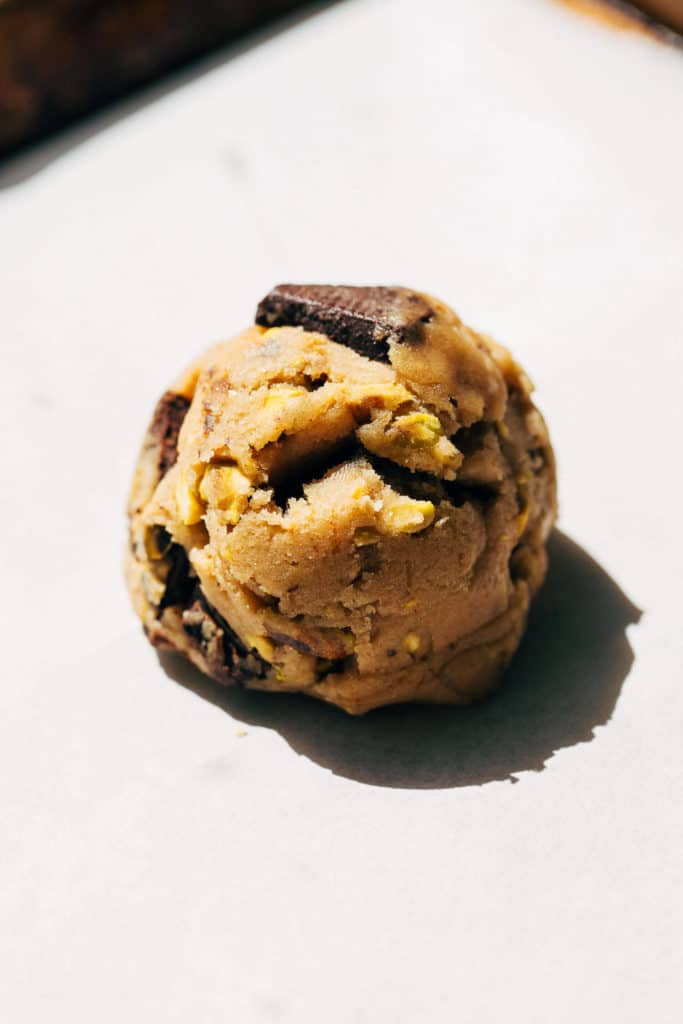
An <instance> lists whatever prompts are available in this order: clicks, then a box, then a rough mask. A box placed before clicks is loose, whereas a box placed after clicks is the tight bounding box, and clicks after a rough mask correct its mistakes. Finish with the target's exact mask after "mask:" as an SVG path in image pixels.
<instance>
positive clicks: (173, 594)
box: [158, 544, 196, 615]
mask: <svg viewBox="0 0 683 1024" xmlns="http://www.w3.org/2000/svg"><path fill="white" fill-rule="evenodd" d="M166 557H167V558H168V559H169V560H170V562H171V568H170V569H169V570H168V576H167V577H166V589H165V590H164V595H163V597H162V598H161V601H160V602H159V612H158V614H159V615H160V614H161V613H162V612H163V610H164V608H170V607H171V605H174V604H187V602H188V601H189V599H190V597H191V595H192V591H193V589H194V586H195V583H196V579H194V578H192V577H191V576H190V563H189V561H188V558H187V554H186V552H185V548H184V547H183V546H182V545H181V544H171V547H170V548H169V551H168V554H167V555H166Z"/></svg>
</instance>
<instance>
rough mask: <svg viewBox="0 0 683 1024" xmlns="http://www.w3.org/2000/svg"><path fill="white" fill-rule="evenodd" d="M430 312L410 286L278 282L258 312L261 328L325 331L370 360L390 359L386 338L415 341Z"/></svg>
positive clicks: (333, 338)
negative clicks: (297, 328)
mask: <svg viewBox="0 0 683 1024" xmlns="http://www.w3.org/2000/svg"><path fill="white" fill-rule="evenodd" d="M432 315H433V310H432V309H431V307H430V306H429V304H428V303H427V302H426V301H425V299H423V298H422V296H421V295H417V294H416V293H415V292H411V291H410V290H409V289H408V288H394V287H385V286H377V287H371V288H370V287H363V288H356V287H353V286H351V285H329V284H279V285H277V286H276V287H275V288H273V290H272V291H271V292H269V293H268V295H266V297H265V298H264V299H262V300H261V302H260V303H259V305H258V309H257V310H256V323H257V324H261V325H262V326H264V327H285V326H289V327H303V328H305V330H307V331H318V332H319V333H321V334H326V335H327V337H328V338H332V340H333V341H338V342H340V344H342V345H347V346H348V347H349V348H352V349H354V350H355V351H356V352H359V353H360V354H361V355H363V356H366V357H367V358H368V359H375V360H378V361H380V362H388V361H389V344H390V342H392V341H393V342H407V341H415V340H417V339H418V338H419V336H420V329H421V326H422V324H424V323H426V322H427V321H428V320H429V319H430V317H431V316H432Z"/></svg>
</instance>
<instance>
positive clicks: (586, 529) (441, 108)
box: [0, 0, 683, 1024]
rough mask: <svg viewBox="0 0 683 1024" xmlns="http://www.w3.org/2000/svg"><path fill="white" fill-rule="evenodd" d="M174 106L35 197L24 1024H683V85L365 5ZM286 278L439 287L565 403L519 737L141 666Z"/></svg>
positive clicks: (144, 116)
mask: <svg viewBox="0 0 683 1024" xmlns="http://www.w3.org/2000/svg"><path fill="white" fill-rule="evenodd" d="M163 92H164V90H157V92H156V93H154V92H152V93H150V94H147V96H146V97H145V98H144V102H142V103H140V102H139V101H136V102H131V103H129V104H128V105H124V106H122V107H120V108H118V109H117V110H116V111H115V113H114V116H112V115H107V116H105V117H102V118H100V119H99V120H96V121H95V122H91V123H90V124H89V125H88V126H86V127H85V128H80V129H78V130H75V131H73V132H71V133H69V134H67V135H66V136H65V137H63V138H62V139H60V140H58V141H57V142H53V143H50V144H49V145H47V146H45V147H44V148H43V149H40V150H38V151H37V152H36V153H34V154H32V155H31V156H30V157H29V158H25V159H23V160H22V161H21V162H19V163H17V162H15V163H14V164H11V165H6V167H5V169H4V171H2V172H0V185H2V186H3V187H2V188H1V189H0V280H1V282H2V284H1V290H2V294H1V301H0V339H1V341H0V345H1V351H2V365H3V384H4V387H3V400H2V402H1V403H0V418H1V419H0V422H1V424H2V433H3V444H2V450H3V455H2V458H3V471H2V479H3V483H2V494H3V500H2V531H1V534H0V536H1V539H2V549H3V550H2V576H3V587H2V601H3V611H2V622H3V633H4V644H3V663H4V667H3V673H2V675H3V679H4V682H3V686H2V690H1V693H0V702H1V711H2V714H1V715H0V751H1V753H0V756H1V758H2V771H1V773H0V791H1V792H2V831H3V838H2V842H1V849H0V853H1V855H2V860H3V863H4V867H3V868H2V874H1V876H0V888H1V890H2V903H3V908H2V914H1V916H0V922H1V923H0V964H2V971H1V972H0V1004H2V1005H3V1006H4V1010H3V1011H2V1013H3V1018H4V1019H5V1020H7V1021H9V1022H11V1024H27V1022H31V1024H34V1022H37V1021H53V1022H60V1024H61V1022H69V1024H85V1022H88V1024H91V1022H93V1021H97V1022H98V1024H114V1022H116V1024H118V1022H121V1021H145V1022H150V1021H151V1022H157V1021H158V1022H166V1021H168V1022H186V1021H193V1022H197V1024H204V1022H207V1024H209V1022H214V1021H215V1022H218V1021H221V1022H222V1021H226V1020H235V1021H243V1022H252V1021H255V1022H260V1021H264V1022H267V1021H271V1020H272V1021H286V1022H297V1024H299V1022H306V1024H307V1022H309V1021H310V1022H316V1024H317V1022H319V1021H326V1022H330V1024H349V1022H353V1024H355V1022H366V1021H367V1022H373V1024H374V1022H379V1021H381V1022H384V1021H391V1022H398V1024H403V1022H411V1024H412V1022H416V1021H426V1022H437V1024H440V1022H442V1021H453V1020H458V1021H463V1022H468V1021H475V1020H476V1021H478V1022H482V1021H484V1022H488V1021H502V1020H505V1021H514V1022H525V1024H534V1022H537V1021H538V1022H543V1024H546V1022H549V1021H551V1022H554V1024H564V1022H570V1021H571V1022H574V1021H577V1020H584V1021H591V1022H592V1021H599V1022H612V1021H614V1022H619V1024H629V1022H642V1021H645V1020H647V1021H648V1022H654V1024H664V1022H669V1021H671V1022H673V1021H675V1020H676V1021H678V1020H680V1018H681V1010H682V1007H681V973H680V972H681V967H682V966H683V964H682V962H681V961H682V957H681V953H682V947H681V935H682V931H681V925H682V923H683V922H682V920H681V918H682V913H681V911H682V899H681V882H682V881H683V879H682V878H681V874H682V872H681V849H682V842H681V841H682V838H683V835H682V833H683V827H682V814H681V744H682V738H681V735H682V729H683V695H682V694H681V666H682V663H683V657H682V654H683V651H682V643H681V625H680V597H679V589H678V588H679V581H680V578H681V573H682V572H683V559H682V556H681V528H680V503H681V499H682V498H683V490H682V488H681V461H680V441H679V438H680V435H681V430H682V428H683V423H682V416H681V400H680V379H681V369H682V358H681V350H682V349H681V345H682V342H683V338H682V337H681V335H682V333H683V330H682V325H683V285H682V280H681V278H682V275H681V264H682V239H683V205H682V199H681V195H682V193H681V182H682V181H683V147H682V142H681V139H682V133H681V110H682V103H683V58H682V54H681V52H680V51H679V52H676V51H675V50H673V49H667V48H665V47H664V46H662V45H660V44H657V43H655V42H652V41H650V40H648V39H646V38H644V37H643V36H640V35H635V34H633V35H631V34H619V33H617V32H615V31H613V30H610V29H607V28H605V27H603V26H600V25H598V24H597V23H593V22H590V21H586V20H583V19H581V18H579V17H577V16H575V15H574V14H572V13H571V12H569V11H567V10H565V9H563V8H561V7H556V6H555V5H553V4H552V3H549V2H545V0H523V2H522V0H515V2H512V0H509V2H498V3H481V2H479V0H458V2H457V3H455V2H450V0H441V2H439V0H420V3H414V2H413V3H411V2H409V0H400V2H397V0H394V2H381V0H355V2H354V0H351V2H347V3H343V4H341V5H339V6H338V7H335V8H333V9H331V10H329V11H327V12H325V13H323V14H320V15H319V16H317V17H315V18H312V19H310V20H307V21H304V22H301V23H300V24H297V25H295V26H294V27H292V28H291V29H290V30H288V31H286V32H283V33H281V34H276V35H274V36H272V38H269V39H266V40H265V41H264V42H262V44H261V45H257V46H255V47H253V48H246V49H244V50H243V51H241V52H238V53H236V52H235V51H230V52H228V53H226V54H225V55H224V56H223V57H222V58H220V59H219V60H218V61H213V62H211V66H210V69H209V70H207V72H206V73H205V74H203V75H200V76H198V77H196V76H191V75H190V76H187V81H185V83H184V84H183V83H182V82H181V83H180V84H179V85H178V87H177V88H175V89H172V90H170V91H166V94H165V95H162V93H163ZM281 280H285V281H286V280H294V281H297V280H301V281H306V280H322V281H326V280H329V281H350V282H359V283H361V282H392V283H393V282H398V283H405V284H408V285H412V286H414V287H418V288H425V289H427V290H429V291H432V292H434V293H436V294H438V295H440V296H441V297H443V298H444V299H446V300H447V301H450V302H451V303H452V304H453V305H454V306H455V307H456V308H457V309H458V311H459V312H460V313H461V315H463V316H464V317H465V318H466V319H467V320H469V322H471V323H472V324H473V325H475V326H477V327H479V328H481V329H483V330H487V331H489V332H491V333H493V334H494V335H496V336H497V337H499V338H500V340H501V341H503V342H504V343H506V344H508V345H509V346H510V347H511V348H512V349H513V351H514V352H515V354H516V355H517V356H518V358H519V359H520V360H521V361H522V362H523V363H524V364H525V365H526V366H527V367H528V368H529V370H530V371H531V374H532V376H533V377H534V379H535V381H536V383H537V385H538V400H539V403H540V405H541V407H542V409H543V410H544V412H545V413H546V416H547V418H548V420H549V424H550V427H551V432H552V436H553V439H554V442H555V445H556V448H557V451H558V456H559V461H560V486H561V500H562V521H561V528H562V530H563V531H564V533H565V535H566V537H565V538H564V539H563V538H562V537H560V538H558V539H556V540H555V541H554V543H553V556H554V557H553V568H552V571H551V575H550V579H549V582H548V584H547V587H546V590H545V592H544V597H543V599H542V602H541V604H540V605H539V608H538V609H537V612H536V614H535V616H534V619H533V621H532V625H531V629H530V632H529V636H528V640H527V642H526V643H525V645H524V648H523V650H522V651H521V652H520V655H519V658H518V660H517V662H516V664H515V667H514V668H513V670H512V672H511V675H510V678H509V680H508V685H507V687H506V688H505V690H504V691H503V693H502V694H501V696H500V697H499V698H497V699H494V700H492V701H491V702H489V703H488V704H487V705H485V706H482V707H480V708H477V709H475V710H474V711H470V712H455V713H453V712H448V711H438V710H437V711H433V710H417V711H416V710H400V709H399V710H398V711H390V712H388V713H380V714H379V715H376V716H370V718H368V719H365V720H361V721H354V720H347V719H346V718H345V717H344V716H343V715H342V714H341V713H336V712H335V711H334V710H332V709H328V708H325V707H318V706H317V705H314V704H313V703H307V702H306V701H303V700H297V699H289V698H281V699H278V698H277V697H264V696H262V695H255V696H253V697H249V696H244V695H239V694H237V695H230V694H228V695H227V696H226V697H225V698H222V697H221V696H220V694H219V693H218V692H217V691H216V690H214V689H212V688H211V687H210V686H208V685H204V684H202V683H201V681H200V679H199V677H198V676H197V675H195V674H192V673H190V672H186V673H184V674H183V673H181V675H182V679H183V680H184V683H182V682H181V683H180V684H179V683H178V682H176V681H174V680H173V679H172V678H169V676H168V675H167V674H166V673H165V672H164V671H163V669H162V667H161V666H160V665H159V663H158V661H157V658H156V656H155V654H154V652H153V651H152V650H151V648H148V647H147V646H146V644H145V642H144V640H143V637H142V635H141V632H140V629H139V627H138V625H137V623H136V621H135V619H134V617H133V615H132V612H131V611H130V609H129V607H128V602H127V598H126V595H125V592H124V589H123V584H122V581H121V570H120V560H121V551H122V545H123V538H124V522H123V506H124V497H125V492H126V489H127V484H128V477H129V474H130V472H131V469H132V463H133V460H134V457H135V454H136V449H137V445H138V442H139V439H140V436H141V433H142V431H143V428H144V426H145V424H146V421H147V418H148V416H149V413H150V411H151V409H152V405H153V403H154V401H155V399H156V397H157V395H158V394H159V393H160V392H161V391H162V390H163V388H164V387H165V385H166V383H167V382H168V381H169V380H170V379H171V378H172V377H173V376H174V375H175V373H176V371H177V370H178V368H179V367H181V366H182V365H183V364H184V363H186V362H187V361H188V360H189V359H191V358H192V357H193V356H194V355H195V354H196V353H197V352H198V351H199V350H201V349H202V348H203V347H204V346H205V345H206V344H208V343H209V342H211V341H213V340H215V339H217V338H219V337H221V336H225V335H228V334H230V333H231V332H233V331H236V330H238V329H240V328H241V327H242V326H243V325H245V324H246V323H248V322H249V321H250V319H251V317H252V315H253V310H254V307H255V305H256V302H257V301H258V299H259V298H260V297H261V295H262V294H263V293H265V292H266V291H267V290H268V288H269V287H270V286H271V285H272V284H274V283H275V282H276V281H281ZM569 538H571V540H570V539H569ZM590 556H592V557H593V558H594V559H595V560H596V561H595V562H594V561H592V560H591V557H590ZM598 563H599V564H598ZM640 612H642V616H640V618H639V613H640ZM638 619H639V621H638ZM631 649H632V651H633V656H634V659H635V660H634V661H633V665H632V667H631V671H630V674H629V672H628V670H629V667H630V662H631V660H632V655H631ZM173 671H174V672H175V674H176V675H177V674H178V672H177V669H175V670H173ZM243 723H246V724H245V725H243ZM240 727H244V728H246V730H247V735H246V736H239V735H238V728H240ZM511 779H517V780H518V781H516V783H514V784H513V782H512V781H511Z"/></svg>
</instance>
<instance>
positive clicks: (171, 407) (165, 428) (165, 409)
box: [149, 391, 190, 479]
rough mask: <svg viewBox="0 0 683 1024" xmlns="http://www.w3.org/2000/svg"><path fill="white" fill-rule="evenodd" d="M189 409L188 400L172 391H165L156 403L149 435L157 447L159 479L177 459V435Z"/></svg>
mask: <svg viewBox="0 0 683 1024" xmlns="http://www.w3.org/2000/svg"><path fill="white" fill-rule="evenodd" d="M189 408H190V402H189V399H187V398H185V396H184V395H177V394H176V393H175V392H174V391H166V392H165V394H163V395H162V396H161V398H160V399H159V401H158V402H157V405H156V409H155V410H154V416H153V417H152V422H151V424H150V428H149V433H150V435H151V437H152V438H153V440H154V442H155V443H156V444H157V445H158V446H159V462H158V466H159V479H161V478H162V476H164V475H165V474H166V473H167V472H168V470H169V469H170V468H171V466H173V465H174V463H175V461H176V459H177V458H178V434H179V433H180V428H181V427H182V425H183V420H184V419H185V417H186V416H187V410H188V409H189Z"/></svg>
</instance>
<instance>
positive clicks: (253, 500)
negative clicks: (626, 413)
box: [126, 285, 556, 714]
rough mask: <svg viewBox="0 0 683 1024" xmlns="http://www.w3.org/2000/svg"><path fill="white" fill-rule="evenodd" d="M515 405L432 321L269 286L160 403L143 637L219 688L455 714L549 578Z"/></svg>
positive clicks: (144, 501)
mask: <svg viewBox="0 0 683 1024" xmlns="http://www.w3.org/2000/svg"><path fill="white" fill-rule="evenodd" d="M530 395H531V385H530V382H529V379H528V378H527V376H526V375H525V373H524V371H523V370H522V369H521V368H520V366H519V365H518V364H517V363H515V361H514V360H513V358H512V356H511V355H510V354H509V352H507V350H506V349H504V348H502V347H501V346H500V345H498V344H496V343H495V342H494V341H493V340H492V339H491V338H488V337H486V336H485V335H482V334H478V333H477V332H476V331H474V330H472V329H471V328H469V327H467V326H466V325H465V324H464V323H462V321H461V320H460V319H459V318H458V316H457V315H456V314H455V313H454V312H453V310H451V309H450V308H449V307H448V306H446V305H445V304H444V303H443V302H440V301H438V300H437V299H434V298H432V297H431V296H429V295H425V294H422V293H420V292H415V291H411V290H409V289H407V288H399V287H350V286H332V285H280V286H278V287H277V288H275V289H273V291H271V292H270V293H269V294H268V295H267V296H266V297H265V298H264V299H263V300H262V302H261V303H260V304H259V306H258V310H257V314H256V323H255V325H254V326H252V327H248V328H247V329H246V330H244V331H242V333H241V334H238V335H237V336H236V337H234V338H232V339H230V340H229V341H225V342H222V343H220V344H218V345H216V346H214V347H213V348H211V349H209V351H208V352H207V353H206V354H205V355H203V356H201V357H200V358H199V359H198V360H197V361H196V362H195V363H194V364H193V365H192V366H191V367H190V368H189V369H188V370H187V371H186V372H185V373H183V374H182V375H181V377H180V378H179V379H178V380H177V381H176V383H175V384H174V385H173V386H172V387H171V389H170V390H168V391H167V392H166V393H165V394H164V395H163V396H162V398H161V399H160V401H159V403H158V405H157V407H156V409H155V411H154V415H153V417H152V421H151V424H150V426H149V428H148V431H147V434H146V436H145V439H144V442H143V446H142V450H141V452H140V457H139V460H138V464H137V467H136V470H135V475H134V479H133V484H132V488H131V493H130V499H129V515H130V544H129V550H128V554H127V560H126V576H127V582H128V587H129V590H130V593H131V597H132V600H133V604H134V606H135V609H136V611H137V613H138V615H139V616H140V618H141V619H142V622H143V625H144V629H145V632H146V634H147V636H148V638H149V640H150V641H151V643H152V644H154V645H155V646H157V647H162V648H164V647H165V648H173V649H175V650H177V651H180V652H181V653H182V654H184V655H185V656H186V657H187V658H189V659H190V660H191V661H192V662H194V664H195V665H196V666H198V668H199V669H201V670H202V671H203V672H205V673H206V674H207V675H209V676H211V677H213V679H215V680H217V681H218V682H219V683H224V684H235V683H237V684H240V685H242V686H245V687H248V688H252V689H258V690H276V691H301V692H303V693H306V694H309V695H310V696H312V697H318V698H320V699H322V700H325V701H329V702H330V703H332V704H337V705H339V706H340V707H342V708H344V709H345V710H346V711H348V712H350V713H352V714H360V713H363V712H365V711H368V710H370V709H371V708H374V707H378V706H380V705H382V704H390V703H396V702H400V701H413V700H415V701H432V702H443V703H452V704H463V703H469V702H471V701H472V700H474V699H476V698H478V697H481V696H483V695H484V694H485V693H487V692H488V691H489V690H491V689H492V688H493V687H494V686H495V685H496V683H497V682H498V680H499V679H500V677H501V675H502V672H503V670H504V669H505V667H506V666H507V664H508V663H509V661H510V659H511V657H512V655H513V654H514V652H515V650H516V648H517V647H518V645H519V641H520V639H521V636H522V633H523V630H524V625H525V621H526V617H527V612H528V609H529V603H530V601H531V598H532V596H533V594H534V593H535V592H536V590H538V588H539V586H540V585H541V583H542V581H543V577H544V575H545V571H546V551H545V543H546V540H547V538H548V534H549V532H550V530H551V528H552V525H553V522H554V520H555V516H556V489H555V464H554V458H553V452H552V448H551V446H550V442H549V439H548V433H547V430H546V427H545V424H544V422H543V419H542V417H541V415H540V413H539V412H538V410H537V409H536V408H535V406H534V405H533V403H532V401H531V397H530Z"/></svg>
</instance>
